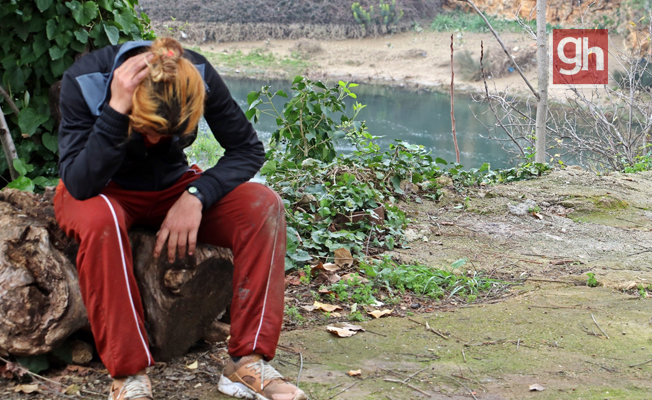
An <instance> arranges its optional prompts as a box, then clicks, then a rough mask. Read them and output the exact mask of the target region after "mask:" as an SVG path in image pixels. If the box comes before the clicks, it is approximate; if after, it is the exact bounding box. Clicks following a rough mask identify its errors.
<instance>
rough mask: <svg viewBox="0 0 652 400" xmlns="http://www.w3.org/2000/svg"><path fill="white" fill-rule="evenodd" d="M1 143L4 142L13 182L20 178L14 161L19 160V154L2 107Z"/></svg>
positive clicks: (0, 110)
mask: <svg viewBox="0 0 652 400" xmlns="http://www.w3.org/2000/svg"><path fill="white" fill-rule="evenodd" d="M0 141H1V142H2V150H3V151H4V153H5V158H6V159H7V166H8V167H9V175H10V176H11V180H14V179H16V178H18V172H17V171H16V168H15V167H14V160H15V159H17V158H18V153H17V152H16V145H15V144H14V140H13V139H12V138H11V132H10V131H9V125H7V120H6V119H5V114H4V112H3V111H2V107H0Z"/></svg>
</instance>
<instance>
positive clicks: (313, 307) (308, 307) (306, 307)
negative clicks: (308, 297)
mask: <svg viewBox="0 0 652 400" xmlns="http://www.w3.org/2000/svg"><path fill="white" fill-rule="evenodd" d="M301 308H303V309H304V310H306V311H310V312H312V311H315V308H317V307H315V306H301Z"/></svg>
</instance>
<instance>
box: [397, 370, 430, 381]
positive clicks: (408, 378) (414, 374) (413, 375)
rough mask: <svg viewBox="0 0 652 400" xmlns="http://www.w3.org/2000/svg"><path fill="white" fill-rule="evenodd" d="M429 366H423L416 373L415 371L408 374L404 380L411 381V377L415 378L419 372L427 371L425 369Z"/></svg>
mask: <svg viewBox="0 0 652 400" xmlns="http://www.w3.org/2000/svg"><path fill="white" fill-rule="evenodd" d="M428 368H430V367H423V368H421V369H420V370H418V371H417V372H415V373H413V374H412V375H410V376H408V377H407V378H405V379H403V382H407V381H409V380H410V379H412V378H414V377H415V376H417V375H418V374H419V373H421V372H423V371H425V370H426V369H428Z"/></svg>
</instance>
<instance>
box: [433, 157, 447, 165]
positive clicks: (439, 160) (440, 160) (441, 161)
mask: <svg viewBox="0 0 652 400" xmlns="http://www.w3.org/2000/svg"><path fill="white" fill-rule="evenodd" d="M435 162H436V163H437V164H443V165H448V161H446V160H444V159H443V158H439V157H437V158H435Z"/></svg>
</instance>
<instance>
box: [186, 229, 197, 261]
mask: <svg viewBox="0 0 652 400" xmlns="http://www.w3.org/2000/svg"><path fill="white" fill-rule="evenodd" d="M196 246H197V229H194V230H192V231H190V232H189V233H188V255H189V256H191V255H193V254H195V247H196Z"/></svg>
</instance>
